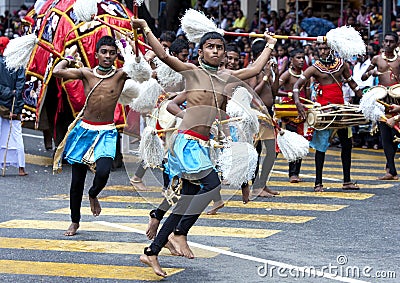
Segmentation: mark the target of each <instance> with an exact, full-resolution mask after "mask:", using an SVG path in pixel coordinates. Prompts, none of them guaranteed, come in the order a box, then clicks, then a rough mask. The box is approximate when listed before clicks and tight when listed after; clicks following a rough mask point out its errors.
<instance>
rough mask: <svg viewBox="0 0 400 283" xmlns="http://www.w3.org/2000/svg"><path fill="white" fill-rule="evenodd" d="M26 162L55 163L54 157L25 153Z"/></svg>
mask: <svg viewBox="0 0 400 283" xmlns="http://www.w3.org/2000/svg"><path fill="white" fill-rule="evenodd" d="M25 162H26V163H29V164H35V165H40V166H51V165H53V158H50V157H46V156H40V155H33V154H28V153H25Z"/></svg>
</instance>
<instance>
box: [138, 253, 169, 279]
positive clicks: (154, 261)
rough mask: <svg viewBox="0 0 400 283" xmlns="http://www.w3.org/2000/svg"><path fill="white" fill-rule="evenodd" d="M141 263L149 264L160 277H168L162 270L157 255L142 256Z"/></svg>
mask: <svg viewBox="0 0 400 283" xmlns="http://www.w3.org/2000/svg"><path fill="white" fill-rule="evenodd" d="M140 261H141V262H142V263H144V264H147V265H148V266H150V267H151V268H153V271H154V273H155V274H157V275H158V276H162V277H167V273H166V272H165V271H164V270H162V269H161V265H160V263H159V262H158V257H157V256H156V255H141V256H140Z"/></svg>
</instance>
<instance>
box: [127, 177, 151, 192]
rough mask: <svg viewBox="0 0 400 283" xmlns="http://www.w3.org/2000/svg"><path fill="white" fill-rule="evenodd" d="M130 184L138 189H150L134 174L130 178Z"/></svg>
mask: <svg viewBox="0 0 400 283" xmlns="http://www.w3.org/2000/svg"><path fill="white" fill-rule="evenodd" d="M129 182H130V184H131V185H132V186H133V187H134V188H135V189H136V190H138V191H148V190H149V189H148V188H147V187H146V186H145V184H144V183H143V181H142V179H140V178H138V177H136V176H133V177H132V178H131V179H130V180H129Z"/></svg>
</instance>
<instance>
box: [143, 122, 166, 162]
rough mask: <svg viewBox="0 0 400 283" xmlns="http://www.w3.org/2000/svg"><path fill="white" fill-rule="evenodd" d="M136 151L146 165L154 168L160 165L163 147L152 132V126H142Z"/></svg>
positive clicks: (158, 138)
mask: <svg viewBox="0 0 400 283" xmlns="http://www.w3.org/2000/svg"><path fill="white" fill-rule="evenodd" d="M138 151H139V157H140V158H141V159H142V160H143V162H144V164H145V166H146V167H147V166H149V167H151V168H154V167H156V166H158V165H161V163H162V159H163V156H164V148H163V145H162V141H161V139H160V137H159V136H158V135H157V134H155V133H154V129H153V128H151V127H146V128H144V130H143V135H142V139H141V140H140V143H139V149H138Z"/></svg>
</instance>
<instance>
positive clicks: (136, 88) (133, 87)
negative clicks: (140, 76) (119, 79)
mask: <svg viewBox="0 0 400 283" xmlns="http://www.w3.org/2000/svg"><path fill="white" fill-rule="evenodd" d="M139 94H140V84H139V83H138V82H137V81H134V80H132V79H127V80H126V81H125V84H124V88H123V89H122V92H121V95H120V96H119V99H118V102H119V103H121V104H123V105H129V103H131V102H132V100H133V99H135V98H138V96H139Z"/></svg>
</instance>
